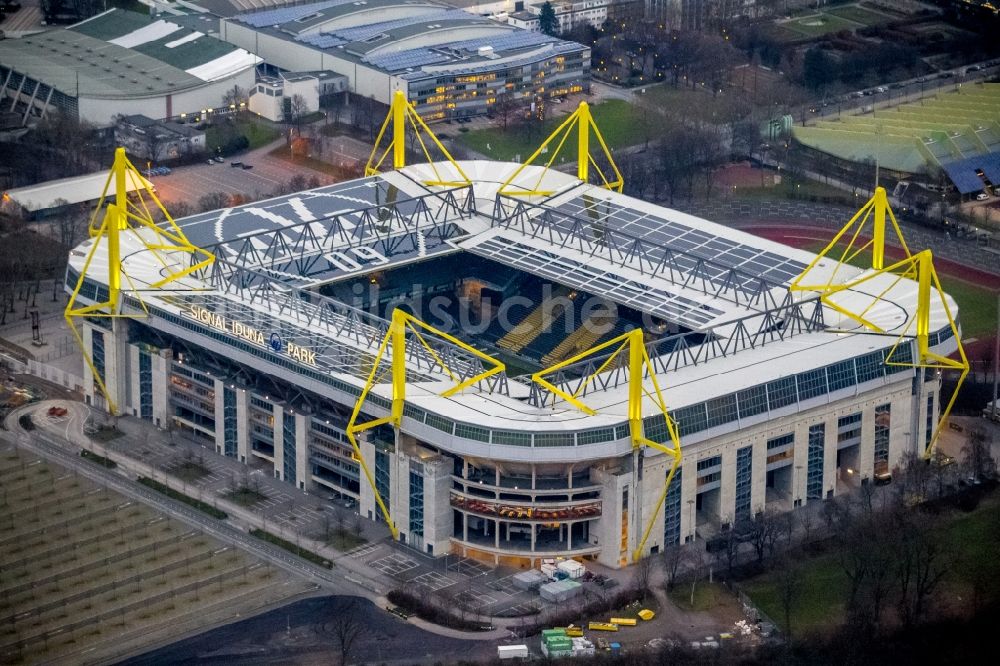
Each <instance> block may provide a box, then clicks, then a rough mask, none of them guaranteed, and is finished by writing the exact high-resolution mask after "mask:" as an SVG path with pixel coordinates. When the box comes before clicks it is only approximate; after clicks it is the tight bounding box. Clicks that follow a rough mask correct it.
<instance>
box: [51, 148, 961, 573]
mask: <svg viewBox="0 0 1000 666" xmlns="http://www.w3.org/2000/svg"><path fill="white" fill-rule="evenodd" d="M466 178H467V179H468V182H467V183H465V182H464V181H465V179H466ZM432 181H433V182H438V183H441V182H449V183H452V184H450V185H428V184H427V183H429V182H432ZM454 183H458V184H457V185H456V184H454ZM527 191H534V192H536V194H534V195H531V196H525V195H524V193H525V192H527ZM178 227H179V228H180V229H181V230H182V231H183V235H184V236H185V237H186V240H187V241H189V242H190V244H191V245H192V246H197V247H201V248H205V249H206V250H207V251H208V252H209V253H211V255H213V256H214V261H209V262H201V263H197V264H196V263H195V262H194V260H192V259H191V258H190V257H189V255H188V254H187V253H185V252H169V251H167V252H164V251H162V247H161V248H160V250H161V251H160V252H158V253H157V252H154V251H153V250H152V249H150V248H151V247H153V246H158V245H160V244H159V243H156V242H153V241H154V240H155V239H151V238H150V237H149V235H148V233H145V232H144V231H142V230H140V231H134V232H123V233H122V235H121V239H120V248H115V249H114V250H113V251H114V252H118V251H119V249H120V255H121V262H120V265H121V269H122V273H123V274H124V275H125V276H126V277H127V280H126V279H125V278H121V285H122V287H121V288H122V291H121V293H120V300H119V302H118V308H119V311H120V313H121V314H123V315H127V316H128V318H101V317H93V318H90V319H87V320H86V322H85V324H84V326H83V332H82V338H83V344H84V348H85V349H86V351H87V352H88V353H89V354H90V356H91V358H92V360H93V367H92V369H91V368H90V367H88V369H87V371H86V373H87V374H86V377H85V384H86V386H87V394H88V395H87V399H88V400H89V401H92V402H95V403H97V404H103V403H102V401H103V400H104V398H103V397H102V395H103V392H102V391H100V390H98V389H99V387H98V385H97V377H95V376H94V373H93V371H94V370H96V372H97V373H98V376H99V377H103V378H104V384H105V386H106V388H107V392H106V395H107V396H108V397H110V399H111V400H112V401H113V402H114V403H115V405H116V408H117V410H118V411H119V412H120V413H124V414H129V415H133V416H135V417H138V418H142V419H146V420H149V421H151V422H153V423H155V424H156V425H158V426H160V427H164V428H180V429H183V430H186V431H188V432H189V433H191V434H192V435H193V436H195V437H197V438H200V439H201V440H202V441H203V442H204V443H205V444H206V445H207V446H211V447H214V448H215V449H216V450H217V451H218V452H219V453H220V454H223V455H226V456H231V457H233V458H237V459H239V460H240V461H243V462H245V463H247V465H249V466H252V467H254V468H257V469H263V470H265V471H266V473H268V474H273V475H274V476H275V477H277V478H280V479H283V480H285V481H287V482H288V483H289V484H291V485H293V486H295V487H296V488H298V489H300V490H303V491H307V492H332V493H335V494H337V495H339V496H342V497H350V498H354V499H356V500H357V501H358V502H359V509H360V511H361V513H362V514H363V515H365V516H367V517H369V518H372V519H374V520H386V518H387V517H388V519H389V520H390V521H391V524H392V525H393V528H394V529H396V530H398V532H399V537H400V538H401V539H402V540H404V541H405V542H406V543H407V544H410V545H411V546H412V547H414V548H416V549H419V550H421V551H422V552H425V553H430V554H432V555H435V556H440V555H443V554H445V553H449V552H458V553H462V554H464V555H466V556H470V557H476V558H480V559H483V560H486V561H491V562H499V563H504V564H510V565H514V566H529V565H532V564H537V563H538V561H539V559H540V558H544V557H552V556H556V555H559V556H569V557H576V558H590V559H596V560H598V561H600V562H602V563H604V564H606V565H609V566H621V565H624V564H626V563H627V562H628V561H629V559H630V557H631V556H632V555H633V551H636V550H638V551H640V552H641V553H642V554H645V553H650V552H657V551H660V550H662V549H663V548H664V547H666V546H668V545H670V544H676V543H682V542H685V541H689V540H691V539H693V538H694V537H695V535H696V534H697V535H698V536H704V537H709V536H711V535H713V534H715V533H716V532H718V531H719V530H720V529H723V528H724V527H725V526H726V525H733V524H737V523H739V522H740V521H742V520H745V519H748V518H750V517H751V516H752V515H753V514H755V513H756V512H758V511H761V510H765V509H774V510H787V509H792V508H794V507H796V506H799V505H803V504H807V503H810V502H814V501H820V500H823V499H826V498H829V497H832V496H835V495H838V494H840V493H843V492H846V491H848V490H850V489H851V488H852V487H855V486H858V485H860V484H862V483H867V482H870V481H872V480H873V479H874V478H875V476H876V475H878V474H882V473H884V472H885V471H887V470H891V469H892V468H893V467H894V466H896V465H897V463H898V462H899V460H900V459H901V457H902V456H903V455H904V454H905V453H906V452H907V451H914V452H921V451H923V450H924V447H925V446H926V445H927V444H928V443H929V442H930V440H931V438H932V437H933V436H934V429H935V427H936V425H937V423H936V421H937V416H938V413H939V410H940V409H941V405H940V400H939V394H940V388H941V383H940V379H939V375H938V373H937V372H934V371H924V370H921V369H919V368H915V367H913V366H912V365H910V364H909V362H910V361H915V360H916V357H917V355H918V354H920V353H921V352H920V351H919V349H920V346H919V345H918V343H917V341H916V340H914V338H913V335H912V334H908V333H907V332H908V331H912V330H913V329H912V328H911V326H912V325H913V323H914V321H916V320H918V319H919V317H918V314H919V313H920V312H921V310H920V308H921V307H924V306H920V305H919V304H918V294H920V293H925V292H921V286H920V285H919V284H918V282H917V281H915V280H914V279H910V277H906V276H904V277H899V276H896V275H892V274H889V273H881V272H878V271H875V272H873V271H871V270H868V271H865V270H863V269H860V268H852V267H850V266H847V265H841V264H839V263H837V262H836V261H834V260H833V259H829V258H825V257H820V258H819V260H818V261H814V260H816V259H817V257H816V255H813V254H811V253H809V252H805V251H802V250H797V249H793V248H790V247H786V246H784V245H781V244H778V243H775V242H772V241H769V240H765V239H762V238H759V237H755V236H752V235H749V234H746V233H743V232H739V231H735V230H733V229H730V228H727V227H724V226H721V225H719V224H715V223H713V222H710V221H707V220H703V219H699V218H696V217H692V216H690V215H687V214H684V213H680V212H678V211H675V210H671V209H666V208H662V207H660V206H657V205H654V204H651V203H647V202H644V201H640V200H637V199H634V198H631V197H628V196H625V195H622V194H620V193H617V192H613V191H609V190H607V189H604V188H601V187H598V186H595V185H591V184H587V183H586V182H581V180H578V179H577V178H575V177H573V176H570V175H567V174H563V173H559V172H555V171H550V170H546V169H544V168H542V167H538V166H527V167H521V166H520V165H517V164H511V163H499V162H488V161H469V162H460V163H454V162H439V163H436V164H422V165H413V166H407V167H404V168H400V169H397V170H395V171H391V172H387V173H381V174H375V175H371V176H368V177H365V178H361V179H358V180H354V181H350V182H344V183H339V184H335V185H330V186H326V187H321V188H317V189H313V190H306V191H302V192H297V193H295V194H290V195H286V196H282V197H278V198H275V199H270V200H267V201H261V202H256V203H253V204H247V205H244V206H240V207H236V208H227V209H223V210H218V211H212V212H207V213H202V214H199V215H195V216H191V217H188V218H185V219H183V220H180V221H179V222H178ZM102 238H103V237H102V236H97V237H95V238H92V239H91V240H88V241H87V242H85V243H83V244H81V245H80V246H79V247H77V248H76V249H74V250H73V251H72V253H71V256H70V264H69V268H68V271H67V281H66V283H67V287H68V288H69V289H71V290H72V289H74V287H77V286H78V287H79V291H78V292H77V294H76V296H75V300H76V301H77V302H78V303H79V304H80V305H87V304H92V303H100V302H102V301H106V300H107V299H108V297H109V285H110V281H109V272H108V270H107V268H106V265H107V264H106V262H107V259H108V253H110V252H112V247H111V245H110V242H108V243H104V242H103V240H102ZM102 266H105V268H102ZM810 266H811V267H810ZM194 267H196V268H195V269H194V270H191V268H194ZM804 271H805V272H807V273H809V274H810V275H811V276H812V277H814V278H817V279H819V280H823V279H828V278H831V277H834V274H835V273H839V274H840V278H838V279H841V278H842V283H845V284H848V287H847V288H845V289H843V290H841V291H839V292H837V301H836V303H835V304H834V302H833V301H825V300H821V299H820V298H819V296H818V295H817V294H815V293H811V292H809V291H794V290H791V289H790V288H789V287H790V285H792V284H793V282H794V280H795V278H796V276H799V275H800V274H803V272H804ZM168 274H170V275H173V276H175V277H173V278H165V277H164V276H165V275H168ZM81 275H82V276H83V277H82V279H81ZM867 275H870V276H871V277H870V279H868V280H867V281H866V282H864V283H863V284H856V283H853V282H852V281H854V280H856V279H858V278H859V277H863V276H867ZM164 282H167V283H164ZM126 284H127V285H129V286H128V287H127V288H126V286H125V285H126ZM948 308H950V309H951V310H952V311H954V303H953V302H952V301H951V299H950V298H949V297H947V296H944V295H942V298H941V301H940V302H937V301H932V302H930V305H929V308H928V307H925V309H924V310H922V312H923V313H924V314H925V315H926V318H925V319H924V320H923V321H924V324H923V325H922V326H924V327H925V329H926V330H925V333H926V334H927V337H926V341H927V345H928V347H929V349H930V351H931V352H934V353H938V354H941V355H942V356H947V355H948V354H950V353H952V352H953V351H955V349H956V348H957V346H958V342H957V338H956V336H955V331H956V330H957V328H956V327H952V326H951V324H950V321H949V316H948V313H947V309H948ZM402 309H405V310H406V311H407V312H409V313H411V315H412V317H413V319H412V320H407V321H409V323H408V324H407V325H406V327H400V328H398V329H396V328H394V327H395V322H396V321H397V318H399V319H402V316H401V315H399V312H401V311H402ZM850 310H853V311H855V312H863V316H864V318H865V320H866V321H867V322H869V323H870V324H871V325H872V326H876V327H877V328H878V329H879V330H881V331H882V333H881V334H872V333H870V332H869V331H870V327H867V328H866V327H862V326H861V325H860V324H859V323H858V321H857V320H856V319H855V318H852V317H850V316H846V315H845V314H844V313H845V312H847V311H850ZM92 313H93V311H92ZM389 318H391V319H392V321H393V323H390V321H389ZM421 320H422V321H426V322H429V323H430V324H431V325H432V326H434V329H429V328H426V327H423V325H420V326H417V325H414V323H413V322H415V321H416V322H419V321H421ZM567 322H569V323H568V324H567ZM547 323H548V324H551V326H549V327H547V326H546V324H547ZM629 330H633V331H636V330H641V331H642V334H643V336H644V339H645V342H646V346H645V351H646V354H647V355H648V363H647V364H646V365H645V366H642V365H638V366H637V365H628V364H627V363H618V362H614V363H612V362H610V361H608V362H606V361H604V360H601V359H602V357H601V355H600V354H598V355H596V356H591V357H586V358H583V359H582V360H579V361H575V360H574V357H576V356H577V355H578V353H579V352H581V351H585V350H588V349H593V348H594V347H595V346H599V345H601V344H602V343H605V342H607V341H609V340H621V339H622V338H621V335H622V334H623V333H626V332H627V331H629ZM442 332H443V333H450V334H451V335H453V336H454V338H448V337H447V336H444V335H439V334H440V333H442ZM901 335H902V337H900V336H901ZM629 339H631V338H629ZM616 345H617V343H616ZM397 350H398V351H399V352H400V353H399V354H396V351H397ZM608 351H610V349H609V350H608ZM390 357H391V361H390ZM890 357H891V359H892V360H891V361H890V360H889V359H890ZM608 358H610V357H608ZM636 358H641V354H640V356H639V357H636ZM493 359H501V360H502V361H503V363H504V365H503V366H499V365H497V366H495V367H492V369H490V370H489V371H485V372H484V370H485V369H486V368H487V366H489V365H490V362H491V361H492V360H493ZM567 363H568V365H567ZM553 367H556V368H558V372H555V373H549V374H548V375H547V378H548V382H549V383H548V384H543V383H539V382H538V381H535V380H533V378H532V376H531V375H532V373H535V372H540V371H541V372H545V370H544V369H545V368H549V369H551V368H553ZM636 368H639V369H640V370H639V372H638V373H636ZM642 368H645V370H643V369H642ZM635 377H639V382H638V386H639V387H640V389H641V390H640V391H639V392H638V393H633V391H634V390H635V387H636V386H637V384H636V383H635V382H633V381H632V379H634V378H635ZM652 377H655V379H656V383H657V384H658V385H659V386H660V387H662V388H663V395H664V396H665V399H666V404H667V406H668V408H669V410H670V415H671V417H672V419H673V423H675V424H676V430H677V434H679V438H680V443H681V450H682V462H681V464H680V467H679V468H678V469H677V471H676V474H675V475H674V476H673V480H672V483H670V484H669V486H667V490H664V484H665V481H666V480H667V477H668V475H669V474H670V471H671V469H672V466H673V459H672V458H671V456H670V455H666V454H665V453H663V452H662V451H660V450H657V449H656V448H650V447H636V446H635V440H634V438H633V437H631V435H633V434H634V431H632V432H630V430H632V428H633V427H635V425H636V424H637V423H638V427H639V428H641V429H642V431H643V434H644V436H645V437H647V438H649V439H650V440H652V441H655V442H660V443H669V441H670V432H669V428H668V427H667V426H666V425H665V421H664V418H663V416H662V414H660V413H659V410H658V407H657V402H656V400H655V397H656V391H654V390H653V388H651V387H652V386H653V385H652V384H651V382H652ZM552 388H555V389H557V390H552ZM369 389H370V390H369ZM404 389H405V395H404ZM565 396H571V397H572V398H573V399H574V400H579V401H582V402H584V403H585V404H586V407H587V409H586V410H582V409H579V408H577V407H576V406H574V405H573V404H571V403H572V401H571V400H567V399H565ZM633 399H635V401H636V402H635V403H633ZM397 400H399V401H400V404H399V409H400V418H399V422H398V423H399V425H398V427H393V422H392V418H393V417H392V413H393V411H394V410H395V408H396V405H397V402H396V401H397ZM633 404H636V405H638V406H639V407H640V408H641V412H640V413H639V414H638V415H637V414H635V413H633V412H632V410H631V406H632V405H633ZM633 417H635V418H638V419H640V420H639V421H635V422H633V421H631V419H633ZM360 421H365V422H368V423H369V424H370V423H371V422H373V421H374V423H375V425H374V426H373V427H366V428H365V429H364V430H363V431H356V430H352V427H353V424H355V423H358V422H360ZM350 432H358V435H357V437H358V440H359V441H358V446H357V448H354V447H353V446H352V444H351V442H350V441H349V440H350V437H349V433H350ZM358 453H360V456H359V455H358ZM360 462H363V463H364V465H361V464H359V463H360ZM366 469H367V471H370V472H371V478H370V482H369V479H368V478H366ZM664 495H665V500H664V499H663V497H664ZM379 499H381V500H382V501H383V502H384V505H385V510H386V514H385V515H383V514H382V510H381V508H380V506H379Z"/></svg>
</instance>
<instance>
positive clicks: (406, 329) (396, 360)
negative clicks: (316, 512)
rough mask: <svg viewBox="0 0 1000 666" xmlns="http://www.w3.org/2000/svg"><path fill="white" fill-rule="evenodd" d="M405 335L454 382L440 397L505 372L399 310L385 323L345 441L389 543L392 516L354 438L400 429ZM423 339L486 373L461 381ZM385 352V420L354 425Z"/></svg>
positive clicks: (396, 532)
mask: <svg viewBox="0 0 1000 666" xmlns="http://www.w3.org/2000/svg"><path fill="white" fill-rule="evenodd" d="M408 334H409V335H410V336H412V337H414V338H415V339H416V340H417V342H419V343H420V345H421V346H423V348H424V349H425V350H426V351H427V353H428V354H429V355H430V357H431V358H432V359H433V360H434V362H435V364H436V365H437V366H438V367H440V368H441V369H442V370H443V371H444V372H445V374H446V375H447V376H448V378H449V379H451V381H453V382H454V385H453V386H451V387H450V388H448V389H446V390H444V391H442V392H441V393H440V394H439V395H441V396H442V397H448V396H451V395H455V394H456V393H459V392H461V391H463V390H465V389H466V388H468V387H470V386H472V385H473V384H477V383H479V382H481V381H482V380H484V379H486V378H488V377H492V376H493V375H496V374H499V373H502V372H504V371H505V370H506V366H505V365H504V364H503V363H501V362H500V361H498V360H496V359H495V358H493V357H492V356H488V355H486V354H484V353H483V352H481V351H479V350H478V349H476V348H475V347H471V346H469V345H467V344H466V343H464V342H462V341H461V340H459V339H458V338H456V337H454V336H452V335H449V334H447V333H445V332H444V331H440V330H438V329H436V328H434V327H433V326H431V325H429V324H426V323H424V322H423V321H421V320H419V319H417V318H416V317H414V316H413V315H411V314H410V313H408V312H406V311H405V310H401V309H399V308H397V309H395V310H393V312H392V320H391V321H390V322H389V330H388V331H387V332H386V334H385V337H383V338H382V343H381V344H380V345H379V348H378V351H377V352H376V353H375V361H374V363H373V364H372V369H371V371H370V372H369V373H368V379H367V380H366V381H365V386H364V388H363V389H362V390H361V394H360V395H359V396H358V401H357V402H356V403H355V404H354V412H353V413H352V414H351V418H350V420H349V421H348V422H347V429H346V432H347V439H348V440H349V441H350V442H351V446H352V447H353V448H354V456H355V459H356V460H357V461H358V463H359V464H360V465H361V469H362V470H363V471H364V473H365V478H366V479H367V480H368V485H369V486H371V489H372V492H373V493H374V494H375V502H376V503H377V504H378V507H379V510H380V511H381V512H382V516H383V517H384V518H385V522H386V523H387V524H388V525H389V531H390V532H392V538H393V539H398V538H399V529H398V528H397V527H396V524H395V523H394V522H393V520H392V516H390V514H389V508H388V507H387V506H386V505H385V502H384V501H383V499H382V495H381V494H380V493H379V491H378V487H377V486H376V485H375V477H374V476H373V475H372V472H371V469H370V468H369V467H368V464H367V463H366V462H365V459H364V456H363V455H362V454H361V447H360V446H359V445H358V438H357V435H358V433H362V432H365V431H366V430H371V429H372V428H375V427H378V426H380V425H387V424H388V425H392V426H393V427H394V428H395V429H396V431H397V432H398V430H399V428H400V426H401V425H402V423H403V407H404V406H405V405H406V339H407V335H408ZM425 335H433V336H434V337H437V338H440V339H442V340H445V341H447V342H449V343H451V344H453V345H456V346H458V347H460V348H461V349H463V350H465V351H466V352H468V353H470V354H472V355H473V356H475V357H476V358H478V359H480V360H481V361H483V362H484V365H485V366H486V368H487V369H486V370H484V371H483V372H481V373H479V374H477V375H474V376H472V377H468V378H466V379H465V380H461V379H460V378H459V377H458V376H457V375H456V374H455V372H453V371H452V369H451V368H449V367H448V365H447V364H446V363H445V362H444V360H443V359H442V358H441V356H440V354H438V353H437V352H436V351H434V348H433V347H431V345H430V344H429V343H428V342H427V339H426V338H425V337H424V336H425ZM386 351H388V352H389V354H390V375H391V382H392V403H391V407H390V409H389V416H383V417H381V418H377V419H372V420H370V421H365V422H362V423H358V417H360V416H361V408H362V406H363V405H364V403H365V401H366V400H367V398H368V395H369V394H370V393H371V389H372V387H373V386H374V385H375V384H376V383H378V377H379V369H380V368H381V366H382V359H383V357H384V356H385V354H386Z"/></svg>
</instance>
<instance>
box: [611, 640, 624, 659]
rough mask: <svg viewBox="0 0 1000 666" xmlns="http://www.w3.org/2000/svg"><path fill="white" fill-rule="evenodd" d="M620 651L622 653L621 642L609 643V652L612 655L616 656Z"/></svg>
mask: <svg viewBox="0 0 1000 666" xmlns="http://www.w3.org/2000/svg"><path fill="white" fill-rule="evenodd" d="M621 653H622V644H621V643H612V644H611V654H612V655H613V656H615V657H617V656H618V655H620V654H621Z"/></svg>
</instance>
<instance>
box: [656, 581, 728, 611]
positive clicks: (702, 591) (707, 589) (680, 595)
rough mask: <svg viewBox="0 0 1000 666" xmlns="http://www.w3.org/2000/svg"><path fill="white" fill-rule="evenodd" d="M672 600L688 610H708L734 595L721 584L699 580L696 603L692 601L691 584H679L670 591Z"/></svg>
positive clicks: (696, 589)
mask: <svg viewBox="0 0 1000 666" xmlns="http://www.w3.org/2000/svg"><path fill="white" fill-rule="evenodd" d="M669 596H670V600H671V601H673V602H674V604H676V605H677V607H678V608H681V609H682V610H686V611H697V612H706V611H711V610H713V609H715V608H716V607H718V606H720V605H723V604H724V603H725V602H727V601H729V600H731V599H732V595H731V594H730V593H729V592H728V591H727V590H726V589H725V588H724V587H723V586H722V585H721V584H720V583H709V582H708V581H698V582H697V583H695V587H694V604H692V603H691V584H690V583H686V584H681V585H677V586H676V587H674V589H672V590H671V591H670V595H669Z"/></svg>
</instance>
